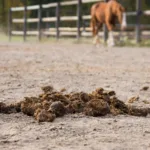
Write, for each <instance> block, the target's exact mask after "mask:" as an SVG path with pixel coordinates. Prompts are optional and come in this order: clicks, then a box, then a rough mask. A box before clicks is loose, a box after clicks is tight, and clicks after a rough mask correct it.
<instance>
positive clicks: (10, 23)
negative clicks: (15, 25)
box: [8, 8, 12, 41]
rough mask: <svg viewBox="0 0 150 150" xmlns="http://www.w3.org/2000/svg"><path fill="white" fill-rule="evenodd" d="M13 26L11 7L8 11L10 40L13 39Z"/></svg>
mask: <svg viewBox="0 0 150 150" xmlns="http://www.w3.org/2000/svg"><path fill="white" fill-rule="evenodd" d="M11 27H12V11H11V8H10V9H9V12H8V36H9V41H11V35H12V34H11Z"/></svg>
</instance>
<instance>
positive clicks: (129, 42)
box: [0, 32, 150, 47]
mask: <svg viewBox="0 0 150 150" xmlns="http://www.w3.org/2000/svg"><path fill="white" fill-rule="evenodd" d="M92 40H93V38H89V37H82V38H80V39H77V38H76V37H60V38H59V39H56V37H53V36H50V37H42V40H41V41H40V43H57V42H59V43H70V44H81V43H84V44H91V45H92ZM23 41H24V39H23V36H12V37H11V42H23ZM0 42H9V37H8V35H6V34H4V33H2V32H0ZM26 42H27V43H28V42H29V43H30V42H32V43H34V42H39V40H38V36H27V38H26ZM101 43H102V44H103V45H105V46H106V44H105V43H104V42H103V40H101ZM116 45H117V47H122V46H128V47H137V46H138V47H150V39H146V40H145V39H143V40H142V41H141V42H140V43H138V44H137V43H136V41H135V40H134V39H129V38H127V37H125V38H124V39H123V42H120V41H118V42H117V43H116Z"/></svg>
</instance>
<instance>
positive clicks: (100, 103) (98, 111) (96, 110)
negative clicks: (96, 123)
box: [84, 99, 110, 117]
mask: <svg viewBox="0 0 150 150" xmlns="http://www.w3.org/2000/svg"><path fill="white" fill-rule="evenodd" d="M109 112H110V108H109V105H108V103H107V102H106V101H104V100H103V99H93V100H91V101H89V102H88V103H87V104H86V106H85V109H84V113H85V115H88V116H94V117H97V116H104V115H106V114H108V113H109Z"/></svg>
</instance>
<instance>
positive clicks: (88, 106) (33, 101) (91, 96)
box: [0, 86, 149, 122]
mask: <svg viewBox="0 0 150 150" xmlns="http://www.w3.org/2000/svg"><path fill="white" fill-rule="evenodd" d="M42 90H43V93H42V94H40V95H39V96H38V97H25V98H24V100H23V101H21V102H19V103H14V104H10V105H6V104H5V103H2V102H0V113H5V114H10V113H19V112H22V113H24V114H26V115H28V116H33V117H34V118H35V119H36V120H37V121H38V122H45V121H47V122H52V121H54V119H55V118H57V117H62V116H64V115H65V114H73V113H84V114H85V115H88V116H94V117H97V116H105V115H107V114H112V115H119V114H127V115H134V116H147V114H148V112H149V109H142V108H136V107H132V106H128V105H126V104H125V103H124V102H122V101H120V100H119V99H118V98H117V97H116V93H115V92H114V91H106V90H104V89H103V88H98V89H96V90H95V91H93V92H91V93H84V92H71V93H69V94H65V93H64V91H65V90H61V91H56V90H55V89H54V88H53V87H52V86H46V87H42Z"/></svg>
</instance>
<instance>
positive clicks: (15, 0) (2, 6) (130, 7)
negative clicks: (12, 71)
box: [0, 0, 150, 34]
mask: <svg viewBox="0 0 150 150" xmlns="http://www.w3.org/2000/svg"><path fill="white" fill-rule="evenodd" d="M62 1H71V0H27V1H26V2H27V5H38V4H48V3H53V2H62ZM118 1H119V2H120V3H121V4H122V5H123V6H124V7H125V8H126V9H127V11H129V12H133V11H136V0H132V1H131V0H118ZM141 2H142V4H141V7H142V10H150V0H142V1H141ZM24 4H25V0H0V31H1V33H5V34H7V32H8V31H7V30H8V29H7V25H8V12H9V8H11V7H20V6H24ZM91 5H92V3H86V4H84V5H82V13H83V15H89V14H90V8H91ZM76 9H77V6H75V5H70V6H63V7H61V12H60V14H61V16H76V14H77V13H76ZM55 11H56V10H55V8H54V7H53V8H50V9H49V10H48V11H47V9H43V11H42V17H54V16H55ZM37 16H38V11H37V10H34V11H28V12H27V17H28V18H37ZM12 18H23V11H17V12H13V14H12ZM140 22H141V25H144V28H145V29H147V30H150V16H142V17H141V19H140ZM127 23H128V24H136V16H128V18H127ZM60 26H61V27H68V26H69V27H76V22H75V21H69V22H61V23H60ZM82 26H83V27H89V20H85V21H82ZM50 27H53V28H54V27H55V22H50V23H42V28H43V29H46V28H50ZM35 28H37V23H29V24H27V29H28V30H35ZM12 30H23V24H13V26H12Z"/></svg>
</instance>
